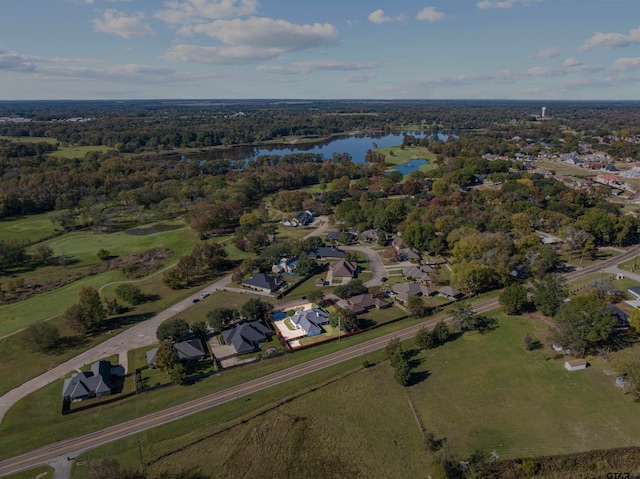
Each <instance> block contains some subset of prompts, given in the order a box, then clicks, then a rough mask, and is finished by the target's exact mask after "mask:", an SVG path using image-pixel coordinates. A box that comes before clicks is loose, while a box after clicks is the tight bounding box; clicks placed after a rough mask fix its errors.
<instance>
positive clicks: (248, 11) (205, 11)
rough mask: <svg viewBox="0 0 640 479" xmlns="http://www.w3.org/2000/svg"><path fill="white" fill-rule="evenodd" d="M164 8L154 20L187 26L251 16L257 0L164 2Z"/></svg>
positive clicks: (183, 0) (185, 0)
mask: <svg viewBox="0 0 640 479" xmlns="http://www.w3.org/2000/svg"><path fill="white" fill-rule="evenodd" d="M164 6H165V7H166V8H165V9H164V10H160V11H159V12H158V13H156V15H155V16H156V18H158V19H160V20H163V21H165V22H167V23H171V24H189V23H199V22H202V21H207V20H219V19H222V18H233V17H241V16H245V15H252V14H253V13H255V12H256V9H257V7H258V0H182V1H177V0H175V1H169V2H164Z"/></svg>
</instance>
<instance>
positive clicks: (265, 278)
mask: <svg viewBox="0 0 640 479" xmlns="http://www.w3.org/2000/svg"><path fill="white" fill-rule="evenodd" d="M283 283H284V282H283V281H282V279H280V278H279V277H277V276H269V275H268V274H264V273H256V274H254V275H253V276H251V277H250V278H249V279H245V280H244V281H243V282H242V285H243V286H248V287H250V288H260V289H268V290H269V291H275V290H277V289H278V288H279V287H281V286H282V284H283Z"/></svg>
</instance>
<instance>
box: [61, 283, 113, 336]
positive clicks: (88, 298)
mask: <svg viewBox="0 0 640 479" xmlns="http://www.w3.org/2000/svg"><path fill="white" fill-rule="evenodd" d="M78 295H79V297H80V300H79V302H78V303H77V304H74V305H73V306H71V307H70V308H69V309H67V310H66V311H65V313H64V317H65V319H66V320H67V322H69V324H70V326H71V327H72V328H73V329H75V330H76V331H80V332H82V333H85V332H88V331H92V330H94V329H96V328H98V326H100V324H102V321H103V320H104V319H105V318H106V317H107V311H106V310H105V309H104V307H103V305H102V300H101V299H100V295H99V294H98V291H96V290H95V289H94V288H91V287H86V288H82V289H81V290H80V293H79V294H78Z"/></svg>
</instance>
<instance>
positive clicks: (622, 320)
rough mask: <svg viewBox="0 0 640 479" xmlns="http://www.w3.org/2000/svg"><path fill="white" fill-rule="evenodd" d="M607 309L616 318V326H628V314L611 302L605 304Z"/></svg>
mask: <svg viewBox="0 0 640 479" xmlns="http://www.w3.org/2000/svg"><path fill="white" fill-rule="evenodd" d="M607 309H608V310H609V312H610V313H611V315H612V316H614V317H615V318H616V319H617V320H618V323H617V324H616V326H617V327H627V326H629V315H628V314H627V313H625V312H624V311H622V310H621V309H620V308H618V307H617V306H616V305H615V304H611V303H609V304H607Z"/></svg>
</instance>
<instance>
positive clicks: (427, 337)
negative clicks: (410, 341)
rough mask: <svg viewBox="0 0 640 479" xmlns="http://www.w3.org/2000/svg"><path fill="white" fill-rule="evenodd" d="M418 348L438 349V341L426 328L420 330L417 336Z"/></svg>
mask: <svg viewBox="0 0 640 479" xmlns="http://www.w3.org/2000/svg"><path fill="white" fill-rule="evenodd" d="M415 342H416V346H418V347H419V348H420V349H433V348H435V347H436V341H435V338H434V336H433V334H432V332H431V331H429V330H428V329H427V328H426V327H425V328H421V329H419V330H418V332H417V333H416V336H415Z"/></svg>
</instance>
